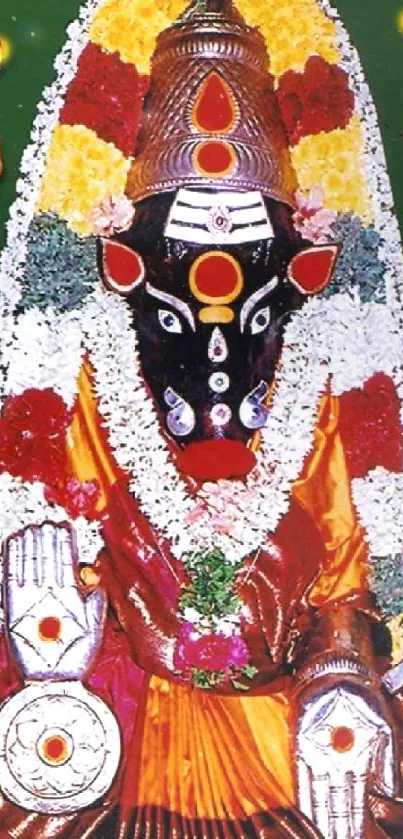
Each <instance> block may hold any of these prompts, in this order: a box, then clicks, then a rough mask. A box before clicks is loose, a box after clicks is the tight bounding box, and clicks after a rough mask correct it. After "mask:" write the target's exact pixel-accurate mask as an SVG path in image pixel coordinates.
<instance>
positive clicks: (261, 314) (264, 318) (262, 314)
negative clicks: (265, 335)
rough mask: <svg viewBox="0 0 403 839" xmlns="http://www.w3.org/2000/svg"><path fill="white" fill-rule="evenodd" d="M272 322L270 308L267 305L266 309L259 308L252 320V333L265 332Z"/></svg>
mask: <svg viewBox="0 0 403 839" xmlns="http://www.w3.org/2000/svg"><path fill="white" fill-rule="evenodd" d="M269 323H270V308H269V306H265V307H264V309H259V310H258V311H257V312H255V314H254V315H253V318H252V320H251V322H250V331H251V333H252V335H257V334H258V332H263V330H264V329H266V327H267V326H268V325H269Z"/></svg>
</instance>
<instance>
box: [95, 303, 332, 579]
mask: <svg viewBox="0 0 403 839" xmlns="http://www.w3.org/2000/svg"><path fill="white" fill-rule="evenodd" d="M322 315H323V312H322V308H321V306H320V304H319V305H318V304H317V303H316V301H315V302H313V301H312V303H311V304H308V306H306V307H305V309H304V311H303V312H302V313H301V315H300V317H299V318H298V319H295V320H294V321H293V322H292V323H291V324H290V326H289V327H288V330H287V334H286V337H285V347H284V350H283V364H282V369H281V371H280V373H279V376H278V381H277V387H276V391H275V395H274V398H273V403H272V407H271V411H270V414H269V417H268V422H267V425H266V427H265V428H264V429H263V431H262V446H261V450H260V452H259V453H258V457H257V465H256V467H255V469H254V470H253V473H252V474H251V475H250V476H248V478H247V480H246V485H245V486H244V485H243V484H241V483H239V484H237V485H236V498H237V503H236V520H235V521H234V526H233V527H232V528H231V533H228V532H225V529H222V530H221V531H220V532H219V533H218V534H217V533H216V532H215V528H214V527H212V516H213V517H214V515H215V512H214V501H213V500H212V501H211V502H210V497H209V487H208V485H207V487H204V489H203V491H202V493H201V494H200V496H199V501H198V502H197V501H196V500H194V499H192V497H191V496H190V495H189V493H188V491H187V488H186V484H185V482H184V481H183V480H182V479H181V478H180V477H179V475H178V473H177V471H176V469H175V467H174V464H173V463H172V461H171V458H170V454H169V450H168V446H167V444H166V442H165V440H164V438H163V436H162V434H161V431H160V423H159V420H158V417H157V414H156V412H155V409H154V407H153V404H152V402H151V399H150V397H149V396H148V394H147V391H146V388H145V385H144V382H143V379H142V376H141V371H140V364H139V357H138V348H137V340H136V334H135V332H134V330H133V329H132V325H131V316H130V310H129V309H128V307H127V305H126V304H125V302H124V301H122V300H121V299H119V298H117V297H115V296H114V295H113V294H110V293H105V292H102V291H99V292H96V293H95V294H94V295H93V297H92V300H89V301H88V302H87V304H86V305H85V307H84V309H83V310H82V316H81V326H82V330H83V333H84V335H85V339H84V340H85V346H86V348H87V350H88V352H89V354H90V358H91V362H92V364H93V367H94V371H95V372H94V384H95V391H96V394H97V396H98V398H99V410H100V412H101V414H102V416H103V417H104V420H105V422H106V424H107V426H108V429H109V442H110V444H111V446H112V449H113V451H114V453H115V456H116V459H117V462H118V464H119V466H121V467H122V468H123V469H124V470H126V471H127V472H129V473H130V474H131V475H132V480H131V484H130V488H131V490H132V491H133V493H134V495H135V496H136V498H137V499H138V500H139V502H140V506H141V509H142V511H143V513H144V514H145V515H146V516H147V517H148V518H149V520H150V521H151V523H152V524H153V525H154V526H155V527H156V528H157V530H159V532H161V533H162V534H163V535H164V536H165V537H166V538H167V539H169V540H170V542H171V545H172V551H173V553H174V555H175V556H176V557H178V558H181V557H183V556H184V555H186V554H188V553H190V554H192V553H200V552H204V551H211V550H213V549H220V550H221V551H222V552H223V554H224V555H225V556H226V558H227V561H228V562H231V563H233V564H237V563H239V562H240V561H241V560H242V559H243V557H245V556H246V555H248V554H250V553H251V552H252V551H254V550H257V549H258V548H259V547H261V546H262V545H263V544H264V543H265V540H266V536H267V533H268V532H273V531H274V530H275V528H276V526H277V524H278V522H279V520H280V518H281V516H282V515H283V514H284V513H285V512H286V510H287V507H288V501H287V497H288V494H289V491H290V488H291V484H292V482H293V481H294V480H296V478H297V477H298V475H299V473H300V471H301V468H302V465H303V462H304V459H305V457H306V455H307V454H308V452H309V449H310V446H311V443H312V436H313V430H314V426H315V420H316V415H317V411H318V407H319V399H320V396H321V394H322V393H323V392H324V390H325V387H326V382H327V378H328V370H327V367H326V365H325V364H324V362H325V360H326V356H325V355H324V354H323V347H324V341H325V335H324V334H323V332H324V330H325V329H326V326H324V323H323V316H322ZM313 325H315V330H314V331H315V333H316V345H315V348H313V347H312V349H313V352H312V353H310V361H309V364H308V363H307V348H308V346H309V348H310V347H311V338H310V330H311V329H312V326H313ZM321 332H322V334H321ZM307 334H308V336H309V337H308V338H307V337H306V336H307ZM318 335H321V340H320V339H319V340H318ZM307 345H308V346H307ZM297 389H298V390H299V391H300V398H299V399H298V398H297V399H296V390H297ZM218 485H219V488H220V495H221V497H222V498H226V499H227V500H228V501H230V498H232V499H233V498H234V483H233V482H232V481H220V482H219V484H218ZM226 503H227V501H225V504H226ZM230 503H231V502H230ZM200 505H201V506H200ZM211 506H212V509H213V512H211V511H210V507H211ZM234 518H235V517H234Z"/></svg>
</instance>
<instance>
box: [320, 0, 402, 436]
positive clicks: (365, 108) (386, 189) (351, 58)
mask: <svg viewBox="0 0 403 839" xmlns="http://www.w3.org/2000/svg"><path fill="white" fill-rule="evenodd" d="M318 3H319V6H320V7H321V8H322V9H323V11H324V12H325V13H326V14H327V15H328V17H330V18H331V19H332V20H334V21H335V25H336V32H337V40H338V47H339V50H340V53H341V66H342V67H343V69H344V70H345V71H346V73H348V75H349V80H350V86H351V88H352V90H353V91H354V94H355V107H356V111H357V113H358V115H359V117H360V120H361V126H362V130H363V132H364V137H365V149H364V166H365V174H366V178H367V182H368V185H369V191H370V193H371V195H372V197H373V202H372V203H373V211H374V224H375V228H376V230H377V233H378V234H379V237H380V246H379V258H380V260H381V262H383V264H384V265H385V283H386V289H387V296H388V306H389V308H390V310H391V311H392V312H393V315H394V317H395V318H396V322H397V327H398V329H399V331H400V334H402V331H403V251H402V242H401V237H400V232H399V226H398V222H397V218H396V215H395V212H394V209H393V206H394V202H393V195H392V190H391V186H390V181H389V175H388V171H387V165H386V159H385V152H384V148H383V143H382V136H381V132H380V129H379V123H378V116H377V113H376V108H375V105H374V101H373V99H372V96H371V92H370V90H369V87H368V84H367V82H366V79H365V76H364V73H363V70H362V67H361V62H360V59H359V56H358V53H357V51H356V49H355V48H354V47H353V45H352V44H351V41H350V38H349V36H348V34H347V32H346V29H345V27H344V26H343V24H342V22H341V20H340V18H339V14H338V12H337V11H336V9H335V8H334V7H333V6H332V5H331V3H330V2H329V0H318ZM381 341H382V339H380V342H379V343H381ZM394 379H395V383H396V387H397V390H398V393H399V396H400V399H401V401H402V414H401V416H402V423H403V376H402V371H401V369H400V371H398V372H397V375H396V374H395V375H394Z"/></svg>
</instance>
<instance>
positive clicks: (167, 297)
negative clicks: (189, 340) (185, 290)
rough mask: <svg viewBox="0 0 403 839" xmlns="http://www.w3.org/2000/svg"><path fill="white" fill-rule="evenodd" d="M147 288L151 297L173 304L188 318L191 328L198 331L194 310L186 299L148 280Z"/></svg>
mask: <svg viewBox="0 0 403 839" xmlns="http://www.w3.org/2000/svg"><path fill="white" fill-rule="evenodd" d="M145 288H146V291H147V292H148V294H151V297H155V298H156V299H157V300H161V302H162V303H168V305H169V306H173V308H174V309H176V311H177V312H180V313H181V315H183V317H184V318H186V320H187V322H188V324H189V326H190V328H191V329H193V332H195V331H196V324H195V319H194V316H193V312H192V310H191V309H190V307H189V306H188V304H187V303H185V301H184V300H181V299H180V298H179V297H175V295H174V294H168V292H166V291H160V289H159V288H155V287H154V286H152V285H151V283H149V282H146V285H145Z"/></svg>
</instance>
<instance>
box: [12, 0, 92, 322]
mask: <svg viewBox="0 0 403 839" xmlns="http://www.w3.org/2000/svg"><path fill="white" fill-rule="evenodd" d="M103 3H104V0H87V2H86V3H85V4H84V5H83V6H82V7H81V8H80V10H79V13H78V18H77V20H75V21H73V22H72V23H71V24H70V25H69V26H68V28H67V40H66V42H65V44H64V46H63V48H62V50H61V51H60V53H59V55H58V56H57V57H56V59H55V63H54V66H55V70H56V78H55V80H54V82H53V83H52V84H51V85H50V86H49V87H46V88H45V90H44V91H43V94H42V100H41V102H40V103H39V105H38V110H37V115H36V117H35V120H34V123H33V126H32V130H31V142H30V143H29V145H28V146H27V147H26V149H25V151H24V153H23V155H22V160H21V165H20V178H19V180H18V181H17V184H16V192H17V196H18V197H17V198H16V200H15V201H14V203H13V204H12V206H11V208H10V218H9V221H8V223H7V234H8V235H7V245H6V247H5V248H4V250H3V252H2V254H1V258H0V294H1V293H3V294H4V298H5V300H6V301H7V304H8V305H9V306H10V308H12V307H13V306H14V305H15V304H16V303H17V302H18V300H19V297H20V289H19V281H20V279H21V277H22V276H23V275H24V272H25V267H26V266H25V263H26V251H27V234H28V230H29V226H30V224H31V221H32V218H33V216H34V212H35V208H36V205H37V202H38V197H39V189H40V184H41V180H42V176H43V174H44V171H45V167H46V157H47V153H48V150H49V146H50V141H51V138H52V134H53V130H54V128H55V127H56V125H57V124H58V120H59V113H60V110H61V108H62V107H63V104H64V100H65V96H66V91H67V87H68V85H69V83H70V82H71V81H72V79H73V78H74V76H75V75H76V71H77V64H78V59H79V57H80V55H81V53H82V51H83V49H84V48H85V46H86V45H87V43H88V40H89V30H90V26H91V22H92V19H93V17H94V15H95V14H96V12H97V10H98V8H99V7H100V6H102V4H103Z"/></svg>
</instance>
